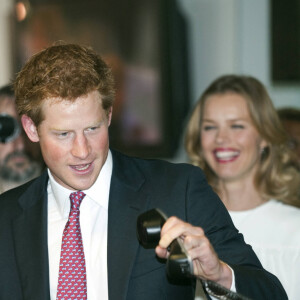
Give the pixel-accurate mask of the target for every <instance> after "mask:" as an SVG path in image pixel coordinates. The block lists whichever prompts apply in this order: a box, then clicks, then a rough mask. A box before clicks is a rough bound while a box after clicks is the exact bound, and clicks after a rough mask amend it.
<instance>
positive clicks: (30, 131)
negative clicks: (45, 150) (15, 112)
mask: <svg viewBox="0 0 300 300" xmlns="http://www.w3.org/2000/svg"><path fill="white" fill-rule="evenodd" d="M21 122H22V125H23V128H24V130H25V132H26V134H27V136H28V138H29V139H30V140H31V141H32V142H38V141H39V140H40V139H39V135H38V132H37V128H36V126H35V124H34V122H33V121H32V120H31V118H30V117H28V116H26V115H22V117H21Z"/></svg>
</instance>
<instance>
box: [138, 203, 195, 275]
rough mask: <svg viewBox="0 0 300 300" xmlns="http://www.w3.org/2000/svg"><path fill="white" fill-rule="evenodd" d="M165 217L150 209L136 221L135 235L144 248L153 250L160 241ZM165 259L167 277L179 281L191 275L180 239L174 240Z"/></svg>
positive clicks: (188, 258)
mask: <svg viewBox="0 0 300 300" xmlns="http://www.w3.org/2000/svg"><path fill="white" fill-rule="evenodd" d="M166 220H167V216H166V215H165V214H164V213H163V212H162V211H161V210H160V209H152V210H149V211H147V212H145V213H143V214H141V215H140V216H139V217H138V219H137V235H138V239H139V241H140V243H141V244H142V245H143V247H145V248H154V247H156V246H157V244H158V242H159V240H160V231H161V228H162V226H163V225H164V223H165V221H166ZM169 251H170V255H169V257H168V259H167V274H168V276H170V277H172V278H174V279H176V280H178V279H179V280H180V279H187V276H189V275H191V274H193V262H192V260H191V258H190V256H189V255H188V253H187V252H186V250H185V248H184V247H183V244H182V241H181V240H180V238H177V239H176V240H174V241H173V242H172V243H171V245H170V247H169Z"/></svg>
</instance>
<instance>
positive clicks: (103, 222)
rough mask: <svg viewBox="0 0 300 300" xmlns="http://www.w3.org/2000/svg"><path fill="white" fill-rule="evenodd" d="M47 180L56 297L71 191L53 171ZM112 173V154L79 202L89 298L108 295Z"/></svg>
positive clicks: (52, 288) (52, 293) (95, 299)
mask: <svg viewBox="0 0 300 300" xmlns="http://www.w3.org/2000/svg"><path fill="white" fill-rule="evenodd" d="M48 174H49V182H48V190H47V191H48V254H49V273H50V298H51V300H55V299H56V292H57V284H58V273H59V261H60V251H61V242H62V235H63V231H64V228H65V225H66V223H67V221H68V216H69V212H70V198H69V196H70V194H71V192H73V191H71V190H68V189H66V188H64V187H62V186H61V185H60V184H58V183H57V182H56V181H55V180H54V178H53V176H52V175H51V173H50V171H49V170H48ZM111 174H112V155H111V152H110V151H109V153H108V156H107V159H106V162H105V163H104V165H103V167H102V169H101V172H100V174H99V176H98V178H97V180H96V182H95V183H94V185H93V186H92V187H90V188H89V189H88V190H84V191H83V192H84V193H85V194H86V196H85V197H84V199H83V200H82V203H81V205H80V225H81V234H82V240H83V247H84V254H85V262H86V279H87V296H88V299H89V300H98V299H101V300H102V299H103V300H107V299H108V284H107V221H108V198H109V189H110V180H111Z"/></svg>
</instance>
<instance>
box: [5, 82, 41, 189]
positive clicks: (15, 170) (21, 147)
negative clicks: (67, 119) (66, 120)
mask: <svg viewBox="0 0 300 300" xmlns="http://www.w3.org/2000/svg"><path fill="white" fill-rule="evenodd" d="M34 151H36V152H34ZM36 155H38V149H37V147H36V146H35V145H34V144H33V143H32V142H30V141H29V139H28V138H27V136H26V135H25V134H24V131H23V129H22V126H21V124H20V122H19V116H18V114H17V111H16V104H15V96H14V92H13V89H12V86H11V85H5V86H3V87H1V88H0V193H3V192H5V191H7V190H9V189H11V188H13V187H16V186H18V185H21V184H23V183H25V182H27V181H29V180H30V179H32V178H34V177H37V176H38V175H39V174H40V172H41V168H42V162H40V161H39V160H38V159H37V156H36ZM35 158H36V159H35Z"/></svg>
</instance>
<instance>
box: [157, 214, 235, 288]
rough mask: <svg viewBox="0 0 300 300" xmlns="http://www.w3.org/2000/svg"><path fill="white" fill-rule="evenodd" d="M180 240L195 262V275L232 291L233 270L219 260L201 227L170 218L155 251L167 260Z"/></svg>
mask: <svg viewBox="0 0 300 300" xmlns="http://www.w3.org/2000/svg"><path fill="white" fill-rule="evenodd" d="M178 237H179V238H180V239H181V240H182V241H183V244H184V247H185V249H186V250H187V252H188V254H189V255H190V257H191V259H192V260H193V268H194V275H196V276H200V277H203V278H206V279H209V280H213V281H215V282H217V283H219V284H221V285H223V286H224V287H226V288H228V289H230V287H231V284H232V273H231V269H230V268H229V266H228V265H227V264H225V263H224V262H222V261H221V260H219V258H218V256H217V254H216V252H215V250H214V249H213V246H212V245H211V243H210V241H209V240H208V238H207V237H206V236H205V234H204V231H203V229H202V228H200V227H195V226H192V225H191V224H189V223H186V222H183V221H182V220H180V219H178V218H176V217H170V218H169V219H168V220H167V221H166V223H165V224H164V226H163V228H162V230H161V239H160V241H159V244H158V246H157V247H156V249H155V252H156V254H157V255H158V256H159V257H160V258H167V257H168V255H169V253H168V250H167V248H168V246H169V245H170V244H171V242H172V241H173V240H174V239H176V238H178Z"/></svg>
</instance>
